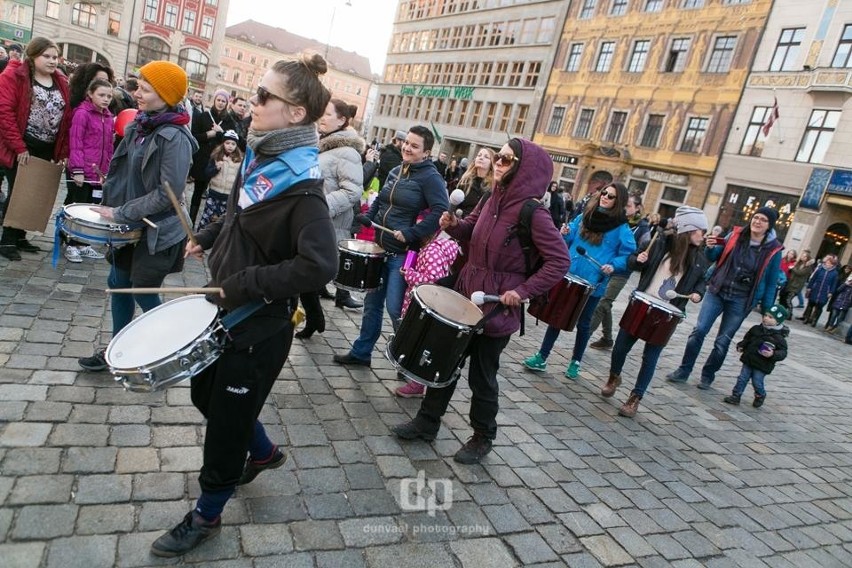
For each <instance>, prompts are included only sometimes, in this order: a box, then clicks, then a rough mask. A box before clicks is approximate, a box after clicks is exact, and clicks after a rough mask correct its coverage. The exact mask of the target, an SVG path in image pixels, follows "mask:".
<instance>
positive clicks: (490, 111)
mask: <svg viewBox="0 0 852 568" xmlns="http://www.w3.org/2000/svg"><path fill="white" fill-rule="evenodd" d="M496 112H497V103H488V107H486V111H485V124H484V126H483V128H485V130H491V129H492V128H493V127H494V114H495V113H496Z"/></svg>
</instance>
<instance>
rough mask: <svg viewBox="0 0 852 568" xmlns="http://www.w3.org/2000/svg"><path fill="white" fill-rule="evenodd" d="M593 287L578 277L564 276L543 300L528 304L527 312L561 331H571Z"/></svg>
mask: <svg viewBox="0 0 852 568" xmlns="http://www.w3.org/2000/svg"><path fill="white" fill-rule="evenodd" d="M594 289H595V287H594V286H593V285H592V284H591V283H589V282H588V281H587V280H583V279H582V278H580V277H579V276H574V275H573V274H566V275H565V278H563V279H562V280H561V281H560V282H559V283H558V284H557V285H556V286H554V287H553V288H551V289H550V292H548V294H547V298H546V299H545V300H534V301H532V302H530V307H529V308H527V312H528V313H529V314H530V315H531V316H533V317H535V318H538V319H540V320H541V321H543V322H544V323H546V324H548V325H552V326H553V327H558V328H559V329H561V330H562V331H573V330H574V326H576V325H577V320H578V319H580V314H581V313H583V308H585V307H586V302H587V301H588V300H589V295H591V293H592V291H593V290H594Z"/></svg>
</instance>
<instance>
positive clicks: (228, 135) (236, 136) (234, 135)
mask: <svg viewBox="0 0 852 568" xmlns="http://www.w3.org/2000/svg"><path fill="white" fill-rule="evenodd" d="M222 137H223V138H224V139H225V140H233V141H234V142H239V141H240V135H239V134H237V133H236V132H234V131H233V130H226V131H225V134H223V135H222Z"/></svg>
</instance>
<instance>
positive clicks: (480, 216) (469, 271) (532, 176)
mask: <svg viewBox="0 0 852 568" xmlns="http://www.w3.org/2000/svg"><path fill="white" fill-rule="evenodd" d="M552 174H553V162H551V160H550V156H549V155H548V154H547V153H546V152H545V151H544V150H542V149H541V148H540V147H539V146H536V145H535V144H533V143H532V142H530V141H528V140H521V139H519V138H513V139H512V140H510V141H509V143H508V144H506V145H505V146H503V148H502V150H500V153H499V154H497V155H496V156H495V157H494V181H495V185H494V190H493V192H492V193H491V195H490V196H489V198H488V199H485V200H483V201H481V202H480V203H479V205H477V206H476V208H475V209H474V210H473V212H472V213H471V214H470V215H468V216H467V217H465V218H464V219H462V220H459V218H458V217H456V216H455V215H451V214H449V213H444V214H443V215H442V216H441V221H440V223H441V228H442V229H444V230H446V231H447V233H449V234H450V236H452V237H454V238H456V239H458V240H459V241H461V242H468V241H469V243H470V246H469V252H468V256H469V259H468V261H467V264H465V266H464V268H462V270H461V273H459V277H458V280H457V281H456V284H455V289H456V290H457V291H458V292H459V293H461V294H463V295H464V296H466V297H470V295H471V294H473V293H474V292H476V291H483V292H485V293H486V294H489V295H499V296H500V304H494V303H490V304H489V303H486V304H485V305H483V307H482V309H483V312H484V313H486V314H489V316H490V314H491V312H492V311H493V310H496V313H495V316H496V317H491V318H490V319H488V320H487V321H486V322H485V327H484V330H483V333H482V334H478V335H476V336H475V337H474V339H473V340H472V341H471V344H470V347H469V350H468V355H469V357H470V362H469V369H470V370H469V372H468V384H469V385H470V389H471V391H473V395H472V396H471V399H470V423H471V426H472V427H473V436H471V437H470V439H469V440H468V441H467V443H465V444H464V445H463V446H462V447H461V449H460V450H459V451H458V452H456V454H455V456H453V459H454V460H455V461H457V462H459V463H463V464H474V463H479V461H480V460H481V459H482V458H483V457H484V456H485V455H486V454H488V453H489V452H490V451H491V446H492V442H493V440H494V438H495V437H496V436H497V411H498V410H499V404H498V399H499V390H498V385H497V371H498V370H499V368H500V354H501V353H502V352H503V349H505V347H506V345H507V344H508V343H509V337H510V336H511V335H512V334H513V333H514V332H515V331H517V330H518V328H519V327H520V318H521V309H522V306H521V302H523V301H524V300H526V299H528V298H530V297H532V296H535V295H538V294H543V293H544V292H546V291H547V290H549V289H550V288H552V287H553V286H554V285H555V284H556V283H557V282H559V279H560V278H562V276H563V275H564V274H565V271H566V270H567V269H568V265H569V260H568V254H567V251H566V250H565V245H564V244H563V243H562V241H561V239H560V238H559V231H558V230H557V229H556V227H554V226H553V220H552V219H551V218H550V213H549V212H548V211H547V209H545V208H543V207H539V208H537V209H536V210H535V212H534V213H533V217H532V240H533V243H534V245H535V247H534V248H535V251H534V252H533V258H532V260H533V261H534V265H535V261H536V260H539V259H540V260H541V261H542V262H541V267H540V268H539V269H538V270H537V271H536V272H535V273H534V274H532V275H531V276H529V277H527V273H526V263H525V258H524V252H523V250H522V249H521V244H520V243H519V241H518V238H517V236H516V234H515V225H516V224H517V222H518V216H519V214H520V212H521V208H522V207H523V205H524V203H525V202H526V201H528V200H529V199H537V198H539V197H541V188H542V187H544V186H545V185H547V183H548V181H550V179H551V177H552ZM455 390H456V383H452V384H450V385H448V386H446V387H444V388H440V389H426V396H425V397H424V398H423V402H422V404H421V405H420V410H419V412H418V413H417V416H415V417H414V419H413V420H411V421H410V422H406V423H404V424H399V425H397V426H394V427H393V428H392V429H391V430H392V431H393V432H394V434H396V435H397V436H399V437H400V438H403V439H406V440H414V439H417V438H419V439H422V440H434V439H435V437H436V435H437V433H438V429H439V428H440V425H441V417H442V416H443V415H444V413H445V412H446V411H447V406H448V405H449V404H450V399H451V398H452V396H453V393H454V392H455Z"/></svg>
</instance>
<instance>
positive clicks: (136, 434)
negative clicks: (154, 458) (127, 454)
mask: <svg viewBox="0 0 852 568" xmlns="http://www.w3.org/2000/svg"><path fill="white" fill-rule="evenodd" d="M109 444H110V445H111V446H118V447H123V448H126V447H146V446H148V445H150V444H151V427H150V426H147V425H145V424H116V425H114V426H113V427H112V428H111V432H110V436H109Z"/></svg>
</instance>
